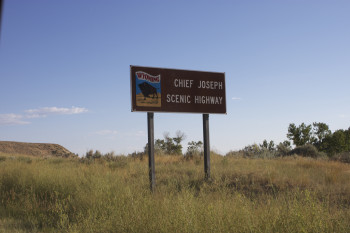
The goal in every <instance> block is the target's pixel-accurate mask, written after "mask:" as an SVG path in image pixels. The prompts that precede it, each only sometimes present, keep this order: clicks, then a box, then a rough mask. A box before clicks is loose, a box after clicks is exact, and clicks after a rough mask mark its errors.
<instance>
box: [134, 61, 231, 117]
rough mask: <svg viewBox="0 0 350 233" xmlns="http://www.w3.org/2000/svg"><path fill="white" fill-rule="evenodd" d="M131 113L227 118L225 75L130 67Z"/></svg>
mask: <svg viewBox="0 0 350 233" xmlns="http://www.w3.org/2000/svg"><path fill="white" fill-rule="evenodd" d="M130 79H131V101H132V103H131V104H132V108H131V111H143V112H188V113H222V114H226V88H225V73H218V72H203V71H192V70H177V69H164V68H152V67H141V66H130Z"/></svg>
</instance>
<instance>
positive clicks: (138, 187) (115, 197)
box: [0, 154, 350, 232]
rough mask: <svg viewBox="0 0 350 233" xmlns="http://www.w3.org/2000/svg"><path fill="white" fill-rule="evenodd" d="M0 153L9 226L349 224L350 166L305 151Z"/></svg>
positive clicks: (177, 228) (241, 228) (144, 228)
mask: <svg viewBox="0 0 350 233" xmlns="http://www.w3.org/2000/svg"><path fill="white" fill-rule="evenodd" d="M147 163H148V161H147V159H144V160H139V159H133V158H130V157H120V158H119V159H116V160H115V161H109V162H108V161H104V160H95V161H93V162H86V161H85V162H82V161H80V160H78V159H63V158H46V159H45V158H30V157H20V156H12V157H11V156H7V155H4V154H2V155H0V202H1V205H0V219H1V220H0V232H1V231H2V232H6V231H14V232H16V231H17V232H26V231H31V232H38V231H40V232H51V231H63V232H66V231H67V232H349V231H350V209H349V207H350V183H349V178H350V166H349V165H347V164H342V163H337V162H328V161H319V160H313V159H307V158H300V157H289V158H280V159H245V158H234V157H222V156H219V155H212V157H211V180H209V181H208V182H206V181H204V179H203V177H204V171H203V160H201V159H200V158H194V159H192V160H185V159H183V158H181V157H172V156H156V184H157V187H156V191H155V192H154V193H153V194H152V193H150V191H149V183H148V175H147V174H148V172H147Z"/></svg>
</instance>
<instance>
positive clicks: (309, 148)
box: [289, 144, 327, 158]
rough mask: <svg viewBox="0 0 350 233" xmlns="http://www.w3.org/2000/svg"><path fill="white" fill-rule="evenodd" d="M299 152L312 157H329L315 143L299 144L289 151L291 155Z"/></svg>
mask: <svg viewBox="0 0 350 233" xmlns="http://www.w3.org/2000/svg"><path fill="white" fill-rule="evenodd" d="M293 154H297V155H300V156H302V157H311V158H321V157H327V155H326V154H325V153H323V152H319V151H318V150H317V148H316V147H315V146H314V145H311V144H306V145H303V146H298V147H296V148H294V149H293V150H291V151H290V152H289V155H293Z"/></svg>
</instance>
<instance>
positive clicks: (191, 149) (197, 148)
mask: <svg viewBox="0 0 350 233" xmlns="http://www.w3.org/2000/svg"><path fill="white" fill-rule="evenodd" d="M202 152H203V142H202V141H198V142H195V141H191V142H189V143H188V147H187V151H186V156H189V157H193V156H196V155H199V156H200V155H202Z"/></svg>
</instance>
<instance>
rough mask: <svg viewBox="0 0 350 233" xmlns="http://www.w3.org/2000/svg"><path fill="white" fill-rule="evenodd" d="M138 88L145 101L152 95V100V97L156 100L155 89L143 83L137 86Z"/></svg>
mask: <svg viewBox="0 0 350 233" xmlns="http://www.w3.org/2000/svg"><path fill="white" fill-rule="evenodd" d="M139 88H140V90H141V92H142V94H143V96H144V97H145V100H146V97H150V95H152V99H153V98H154V96H156V98H158V94H157V88H155V87H154V86H152V85H150V84H148V83H147V82H143V83H141V84H139Z"/></svg>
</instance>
